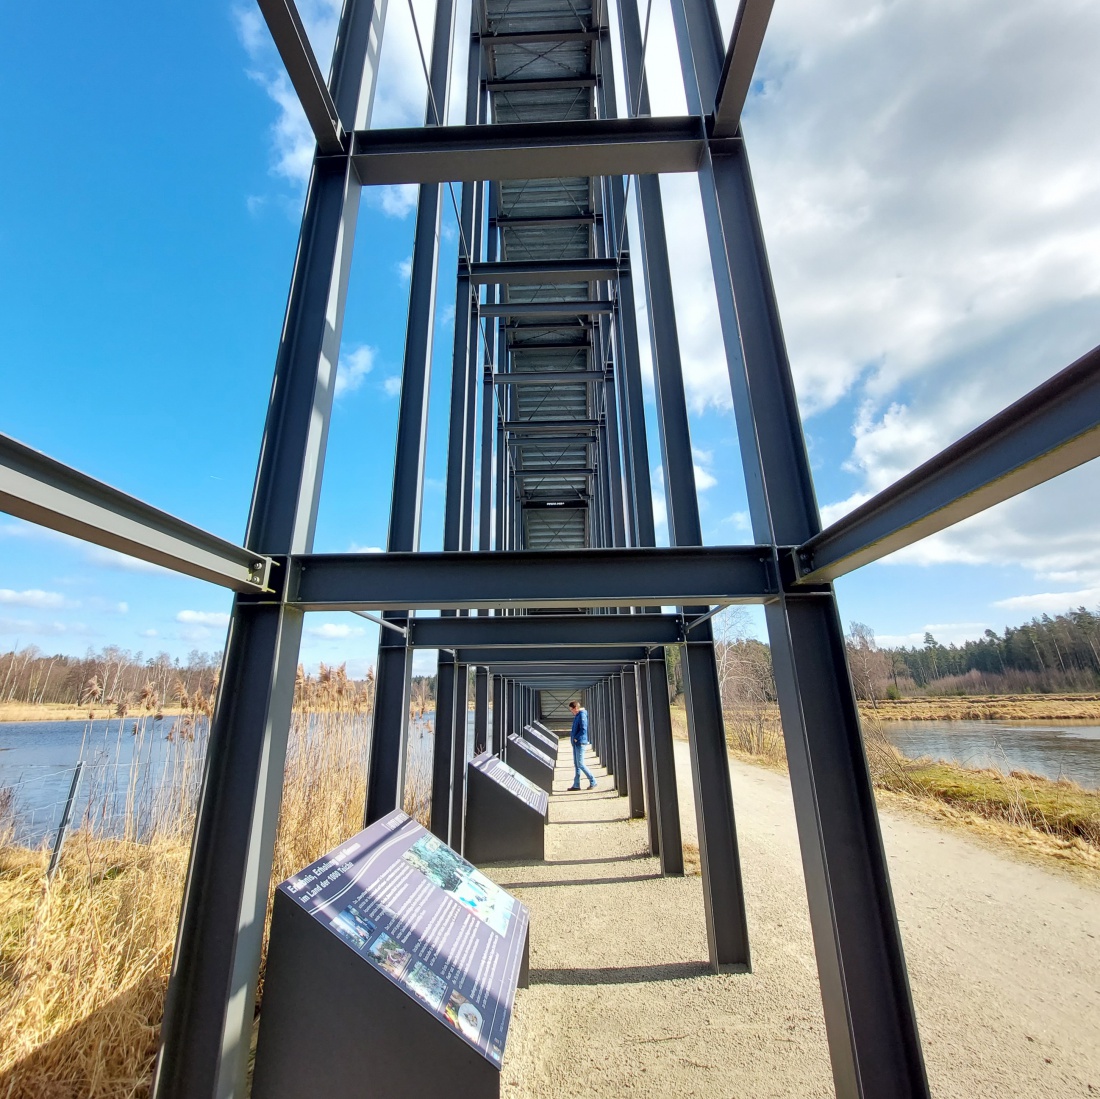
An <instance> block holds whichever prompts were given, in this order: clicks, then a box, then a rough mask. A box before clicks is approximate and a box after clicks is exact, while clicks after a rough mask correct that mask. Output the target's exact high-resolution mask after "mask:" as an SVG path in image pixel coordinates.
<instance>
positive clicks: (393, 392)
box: [382, 374, 401, 397]
mask: <svg viewBox="0 0 1100 1099" xmlns="http://www.w3.org/2000/svg"><path fill="white" fill-rule="evenodd" d="M382 389H383V390H384V391H385V393H386V396H387V397H396V396H397V395H398V394H399V393H400V392H401V375H400V374H392V375H391V376H390V377H388V378H386V379H384V380H383V382H382Z"/></svg>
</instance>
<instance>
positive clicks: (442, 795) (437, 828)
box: [431, 652, 455, 843]
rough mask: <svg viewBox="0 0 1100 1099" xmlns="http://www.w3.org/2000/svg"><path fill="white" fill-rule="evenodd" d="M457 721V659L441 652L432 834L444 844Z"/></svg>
mask: <svg viewBox="0 0 1100 1099" xmlns="http://www.w3.org/2000/svg"><path fill="white" fill-rule="evenodd" d="M454 724H455V661H454V657H453V656H451V654H450V653H443V652H441V653H440V654H439V663H438V664H437V665H436V681H435V738H434V741H433V744H432V815H431V830H432V834H433V835H436V836H438V837H439V838H440V839H441V840H442V841H443V842H444V843H449V842H450V836H451V771H452V759H453V748H454Z"/></svg>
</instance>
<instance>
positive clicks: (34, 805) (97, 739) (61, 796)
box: [0, 710, 474, 846]
mask: <svg viewBox="0 0 1100 1099" xmlns="http://www.w3.org/2000/svg"><path fill="white" fill-rule="evenodd" d="M473 716H474V715H473V714H472V713H471V714H469V729H470V730H471V732H472V730H473ZM434 718H435V714H434V712H433V711H430V710H429V711H428V712H427V713H426V714H424V716H423V717H422V718H420V719H418V720H414V721H412V722H410V727H409V759H410V767H416V766H419V767H420V768H421V769H425V768H426V769H427V772H428V773H430V760H431V745H432V735H431V731H432V729H433V727H434V724H435V723H434ZM135 730H136V731H135ZM192 732H193V734H194V735H193V736H192V735H191V734H192ZM206 733H207V727H206V719H205V718H200V719H199V721H198V723H197V724H196V726H195V727H194V729H193V730H192V729H191V728H190V726H189V725H187V724H186V723H185V722H184V719H182V718H178V717H165V718H163V719H162V720H161V721H157V722H154V721H153V719H152V718H151V717H146V718H144V720H143V719H142V718H140V717H139V718H138V719H137V720H136V721H135V719H133V718H124V719H123V720H122V723H121V727H120V724H119V721H118V719H117V718H112V719H111V720H110V721H103V720H100V721H95V722H88V721H19V722H0V791H3V790H9V791H11V795H10V796H11V798H12V799H13V803H14V817H15V823H16V829H15V831H16V839H17V841H18V842H20V843H24V844H28V845H31V846H34V845H37V844H39V843H41V842H42V841H43V840H46V839H49V840H51V842H52V837H53V836H54V835H55V833H56V831H57V827H58V825H59V824H60V821H61V817H62V814H63V812H64V808H65V801H66V799H67V798H68V794H69V788H70V786H71V784H72V780H73V773H74V770H75V768H76V765H77V763H78V762H79V761H80V760H84V762H85V768H84V773H83V775H82V777H81V781H80V788H79V791H78V793H77V800H76V803H75V807H74V811H73V818H72V825H73V827H79V826H80V825H81V824H82V823H83V822H88V823H90V824H91V825H92V827H94V828H95V829H96V831H98V832H100V833H103V834H108V835H119V834H121V833H122V822H123V821H124V820H126V819H127V817H128V816H129V817H130V818H131V819H135V818H136V820H137V822H138V825H139V828H140V827H143V826H144V824H146V823H147V822H148V821H149V820H151V819H153V817H154V816H155V815H156V813H157V810H158V808H163V807H164V804H165V798H166V797H168V796H171V797H174V798H175V799H176V800H180V799H182V800H184V801H185V802H188V803H193V802H194V799H195V798H196V796H197V794H198V787H199V783H200V781H201V778H202V764H203V758H204V755H205V750H206ZM2 808H3V805H2V802H0V809H2ZM2 824H3V821H2V820H0V826H2Z"/></svg>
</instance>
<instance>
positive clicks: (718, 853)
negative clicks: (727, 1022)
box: [620, 0, 749, 972]
mask: <svg viewBox="0 0 1100 1099" xmlns="http://www.w3.org/2000/svg"><path fill="white" fill-rule="evenodd" d="M620 16H621V30H622V40H623V58H624V64H625V69H626V78H627V87H628V89H629V92H630V101H631V103H632V104H634V103H637V104H639V110H638V113H639V114H641V115H645V114H648V113H649V95H648V91H647V89H646V83H645V77H644V74H643V73H642V71H641V54H642V35H641V27H640V26H639V23H638V11H637V8H636V6H635V5H634V4H633V3H632V2H629V0H628V2H627V3H624V4H623V5H621V8H620ZM638 207H639V225H640V230H641V235H642V238H643V239H642V267H643V272H644V275H645V279H646V287H647V291H648V295H647V296H648V300H649V317H650V331H651V336H652V340H653V352H654V383H655V388H656V392H657V413H658V424H659V427H660V438H661V449H662V451H663V457H664V469H665V492H666V499H667V501H668V512H669V540H670V542H671V543H672V544H673V545H675V546H699V545H702V544H703V540H702V530H701V525H700V522H699V501H698V497H697V494H696V490H695V472H694V462H693V459H692V454H691V435H690V430H689V425H688V415H687V401H686V399H685V396H684V384H683V371H682V366H681V362H680V347H679V339H678V336H677V331H676V316H675V306H674V303H673V296H672V277H671V273H670V270H669V263H668V243H667V239H666V236H665V224H664V213H663V207H662V202H661V189H660V181H659V179H658V178H657V177H656V176H639V177H638ZM685 609H686V610H687V611H688V612H689V613H690V612H692V611H695V610H701V609H703V608H685ZM683 667H684V683H685V695H686V701H687V704H688V705H687V717H688V741H689V746H690V749H691V763H692V779H693V784H694V786H695V803H696V813H697V816H698V819H699V855H700V862H701V865H702V871H703V896H704V901H705V906H706V918H707V932H708V936H707V937H708V941H709V943H710V951H711V963H712V965H713V966H714V967H715V969H716V970H717V971H719V972H720V971H722V970H744V969H747V968H748V967H749V941H748V922H747V918H746V914H745V899H744V888H743V885H742V882H741V864H740V857H739V854H738V847H737V829H736V824H735V820H734V812H733V795H732V792H731V790H730V775H729V756H728V752H727V748H726V731H725V725H724V723H723V719H722V704H721V693H720V691H719V689H718V669H717V665H716V663H715V658H714V644H713V634H712V632H711V628H710V623H709V622H705V623H703V624H702V625H700V626H698V627H696V633H695V635H694V637H693V639H692V642H691V644H689V645H688V646H687V648H686V649H685V659H684V664H683ZM689 676H690V677H692V678H693V680H694V682H693V683H692V684H691V685H690V687H689V685H688V679H689Z"/></svg>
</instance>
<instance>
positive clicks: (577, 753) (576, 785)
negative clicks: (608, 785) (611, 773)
mask: <svg viewBox="0 0 1100 1099" xmlns="http://www.w3.org/2000/svg"><path fill="white" fill-rule="evenodd" d="M569 709H570V710H572V711H573V728H572V730H571V731H570V733H569V739H570V740H571V741H572V742H573V785H572V786H570V787H567V789H570V790H579V789H580V788H581V772H582V771H583V772H584V774H585V775H586V776H587V777H588V789H589V790H593V789H595V787H596V776H595V775H594V774H592V772H591V771H590V770H589V769H588V768H587V767H585V765H584V749H585V748H586V747H587V745H588V711H587V710H586V709H585V708H584V707H583V706H582V705H581V704H580V703H579V702H570V703H569Z"/></svg>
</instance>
